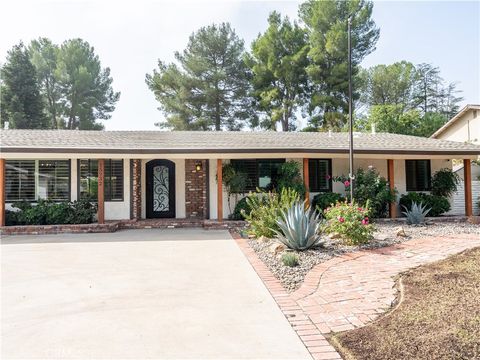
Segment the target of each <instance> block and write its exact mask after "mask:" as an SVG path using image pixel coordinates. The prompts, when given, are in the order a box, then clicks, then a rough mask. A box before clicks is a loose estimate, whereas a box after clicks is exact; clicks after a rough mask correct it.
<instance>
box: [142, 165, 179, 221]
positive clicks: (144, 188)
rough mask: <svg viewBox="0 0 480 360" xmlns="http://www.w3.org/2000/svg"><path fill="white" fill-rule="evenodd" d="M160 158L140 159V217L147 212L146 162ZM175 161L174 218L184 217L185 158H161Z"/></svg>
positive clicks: (143, 216) (144, 215)
mask: <svg viewBox="0 0 480 360" xmlns="http://www.w3.org/2000/svg"><path fill="white" fill-rule="evenodd" d="M157 159H160V158H153V159H144V160H142V168H141V179H142V180H141V182H142V183H141V193H142V218H143V219H144V218H145V217H146V214H147V206H146V164H147V162H149V161H151V160H157ZM161 159H164V160H170V161H173V162H174V163H175V218H176V219H183V218H185V214H186V211H185V159H172V158H161Z"/></svg>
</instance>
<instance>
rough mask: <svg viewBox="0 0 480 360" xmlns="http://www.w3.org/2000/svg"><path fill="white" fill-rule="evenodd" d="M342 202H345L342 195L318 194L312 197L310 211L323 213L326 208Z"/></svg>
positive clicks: (331, 193)
mask: <svg viewBox="0 0 480 360" xmlns="http://www.w3.org/2000/svg"><path fill="white" fill-rule="evenodd" d="M343 201H345V197H344V196H343V195H342V194H338V193H333V192H327V193H320V194H317V195H315V196H314V197H313V200H312V209H315V210H317V211H319V212H323V210H325V209H326V208H328V207H330V206H332V205H335V204H336V203H337V202H343Z"/></svg>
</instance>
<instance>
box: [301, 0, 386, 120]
mask: <svg viewBox="0 0 480 360" xmlns="http://www.w3.org/2000/svg"><path fill="white" fill-rule="evenodd" d="M372 9H373V3H372V2H371V1H366V0H351V1H343V0H326V1H316V0H308V1H307V2H305V3H303V4H302V5H301V6H300V10H299V15H300V18H301V20H302V21H303V22H304V23H305V25H306V27H307V31H308V36H309V44H310V51H309V53H308V56H309V58H310V59H311V63H310V65H309V66H308V67H307V72H308V75H309V77H310V79H311V81H312V82H313V84H314V87H313V89H312V90H313V91H312V95H311V99H310V104H309V113H310V120H309V125H310V126H311V127H312V128H316V129H318V128H320V127H323V128H324V129H326V128H334V129H339V128H342V127H343V125H344V123H345V122H346V117H345V114H346V113H348V47H347V36H348V35H347V19H348V18H349V17H350V16H351V17H352V75H353V76H354V77H357V74H358V72H359V64H360V62H361V61H362V60H363V59H364V58H365V56H367V55H368V54H370V53H371V52H372V51H373V50H374V49H375V44H376V42H377V40H378V37H379V34H380V32H379V29H378V28H377V27H376V26H375V22H374V21H373V20H372ZM354 88H356V87H354ZM358 97H359V95H358V92H355V93H354V98H356V99H357V98H358Z"/></svg>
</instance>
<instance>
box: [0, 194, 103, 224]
mask: <svg viewBox="0 0 480 360" xmlns="http://www.w3.org/2000/svg"><path fill="white" fill-rule="evenodd" d="M13 207H14V208H17V209H18V210H17V211H8V212H7V214H8V216H7V217H6V224H7V225H55V224H89V223H92V222H93V221H94V218H95V214H96V212H97V208H96V205H95V204H92V203H90V202H89V201H74V202H58V203H56V202H52V201H46V200H39V201H38V202H37V204H36V205H32V204H30V203H26V202H18V203H14V204H13Z"/></svg>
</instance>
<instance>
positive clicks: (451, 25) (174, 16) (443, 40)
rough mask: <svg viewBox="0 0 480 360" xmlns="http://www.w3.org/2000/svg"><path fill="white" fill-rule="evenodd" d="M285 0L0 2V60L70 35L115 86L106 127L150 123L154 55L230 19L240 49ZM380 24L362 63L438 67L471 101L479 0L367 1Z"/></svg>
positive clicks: (157, 115) (154, 109)
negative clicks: (18, 48) (116, 96)
mask: <svg viewBox="0 0 480 360" xmlns="http://www.w3.org/2000/svg"><path fill="white" fill-rule="evenodd" d="M298 5H299V2H295V1H226V0H225V1H219V0H217V1H181V0H177V1H146V0H136V1H125V2H123V1H119V0H117V1H109V0H103V1H102V0H97V1H66V0H64V1H45V0H29V1H26V0H2V4H1V6H0V10H1V12H2V20H1V21H0V34H1V37H0V62H2V63H3V62H4V61H5V58H6V54H7V51H8V50H9V49H10V48H11V47H12V46H13V45H15V44H17V43H18V42H19V41H20V40H22V41H23V42H24V43H29V42H30V41H31V40H32V39H35V38H38V37H48V38H50V39H51V40H52V41H54V42H56V43H59V44H60V43H62V42H63V41H64V40H66V39H71V38H77V37H80V38H82V39H84V40H86V41H88V42H89V43H90V44H91V45H92V46H94V47H95V52H96V53H97V54H98V55H99V57H100V60H101V62H102V65H103V66H104V67H107V66H108V67H110V69H111V75H112V77H113V79H114V81H113V87H114V89H115V90H116V91H120V92H121V96H120V101H119V102H118V103H117V107H116V109H115V111H114V112H113V113H112V118H111V119H109V120H107V121H103V123H104V125H105V128H106V129H107V130H134V129H135V130H139V129H142V130H153V129H156V127H155V126H154V123H156V122H158V121H161V120H162V119H163V115H162V113H161V112H160V111H159V110H158V103H157V101H156V100H155V98H154V96H153V93H152V92H151V91H150V90H149V89H148V88H147V86H146V84H145V74H146V73H151V72H152V71H153V69H154V68H155V67H156V66H157V62H158V59H161V60H162V61H166V62H171V61H173V60H174V56H173V54H174V52H175V51H182V50H183V49H184V48H185V45H186V44H187V41H188V37H189V36H190V34H191V33H192V32H193V31H195V30H197V29H198V28H200V27H202V26H205V25H209V24H211V23H220V22H230V23H231V24H232V27H233V28H234V29H235V30H236V32H237V34H238V35H239V36H240V37H241V38H243V39H244V40H245V45H246V47H247V48H249V47H250V44H251V42H252V40H253V39H255V38H256V37H257V35H258V34H259V33H261V32H263V31H264V30H265V29H266V27H267V18H268V14H269V13H270V12H271V11H273V10H277V11H279V12H281V13H282V14H283V15H288V16H289V17H290V18H292V19H295V18H297V9H298ZM373 19H374V21H375V22H376V24H377V26H378V27H379V28H380V39H379V41H378V43H377V46H376V50H375V51H374V52H373V53H372V54H370V55H369V56H367V57H366V58H365V59H364V61H363V63H362V66H364V67H369V66H373V65H377V64H391V63H393V62H396V61H401V60H407V61H411V62H413V63H414V64H418V63H431V64H433V65H435V66H438V67H439V68H440V71H441V75H442V77H443V78H444V79H445V80H446V81H448V82H458V88H459V89H460V90H462V91H463V93H462V96H463V97H464V98H465V100H464V101H463V102H462V105H465V104H467V103H480V1H470V2H461V1H423V2H418V1H375V4H374V10H373Z"/></svg>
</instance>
